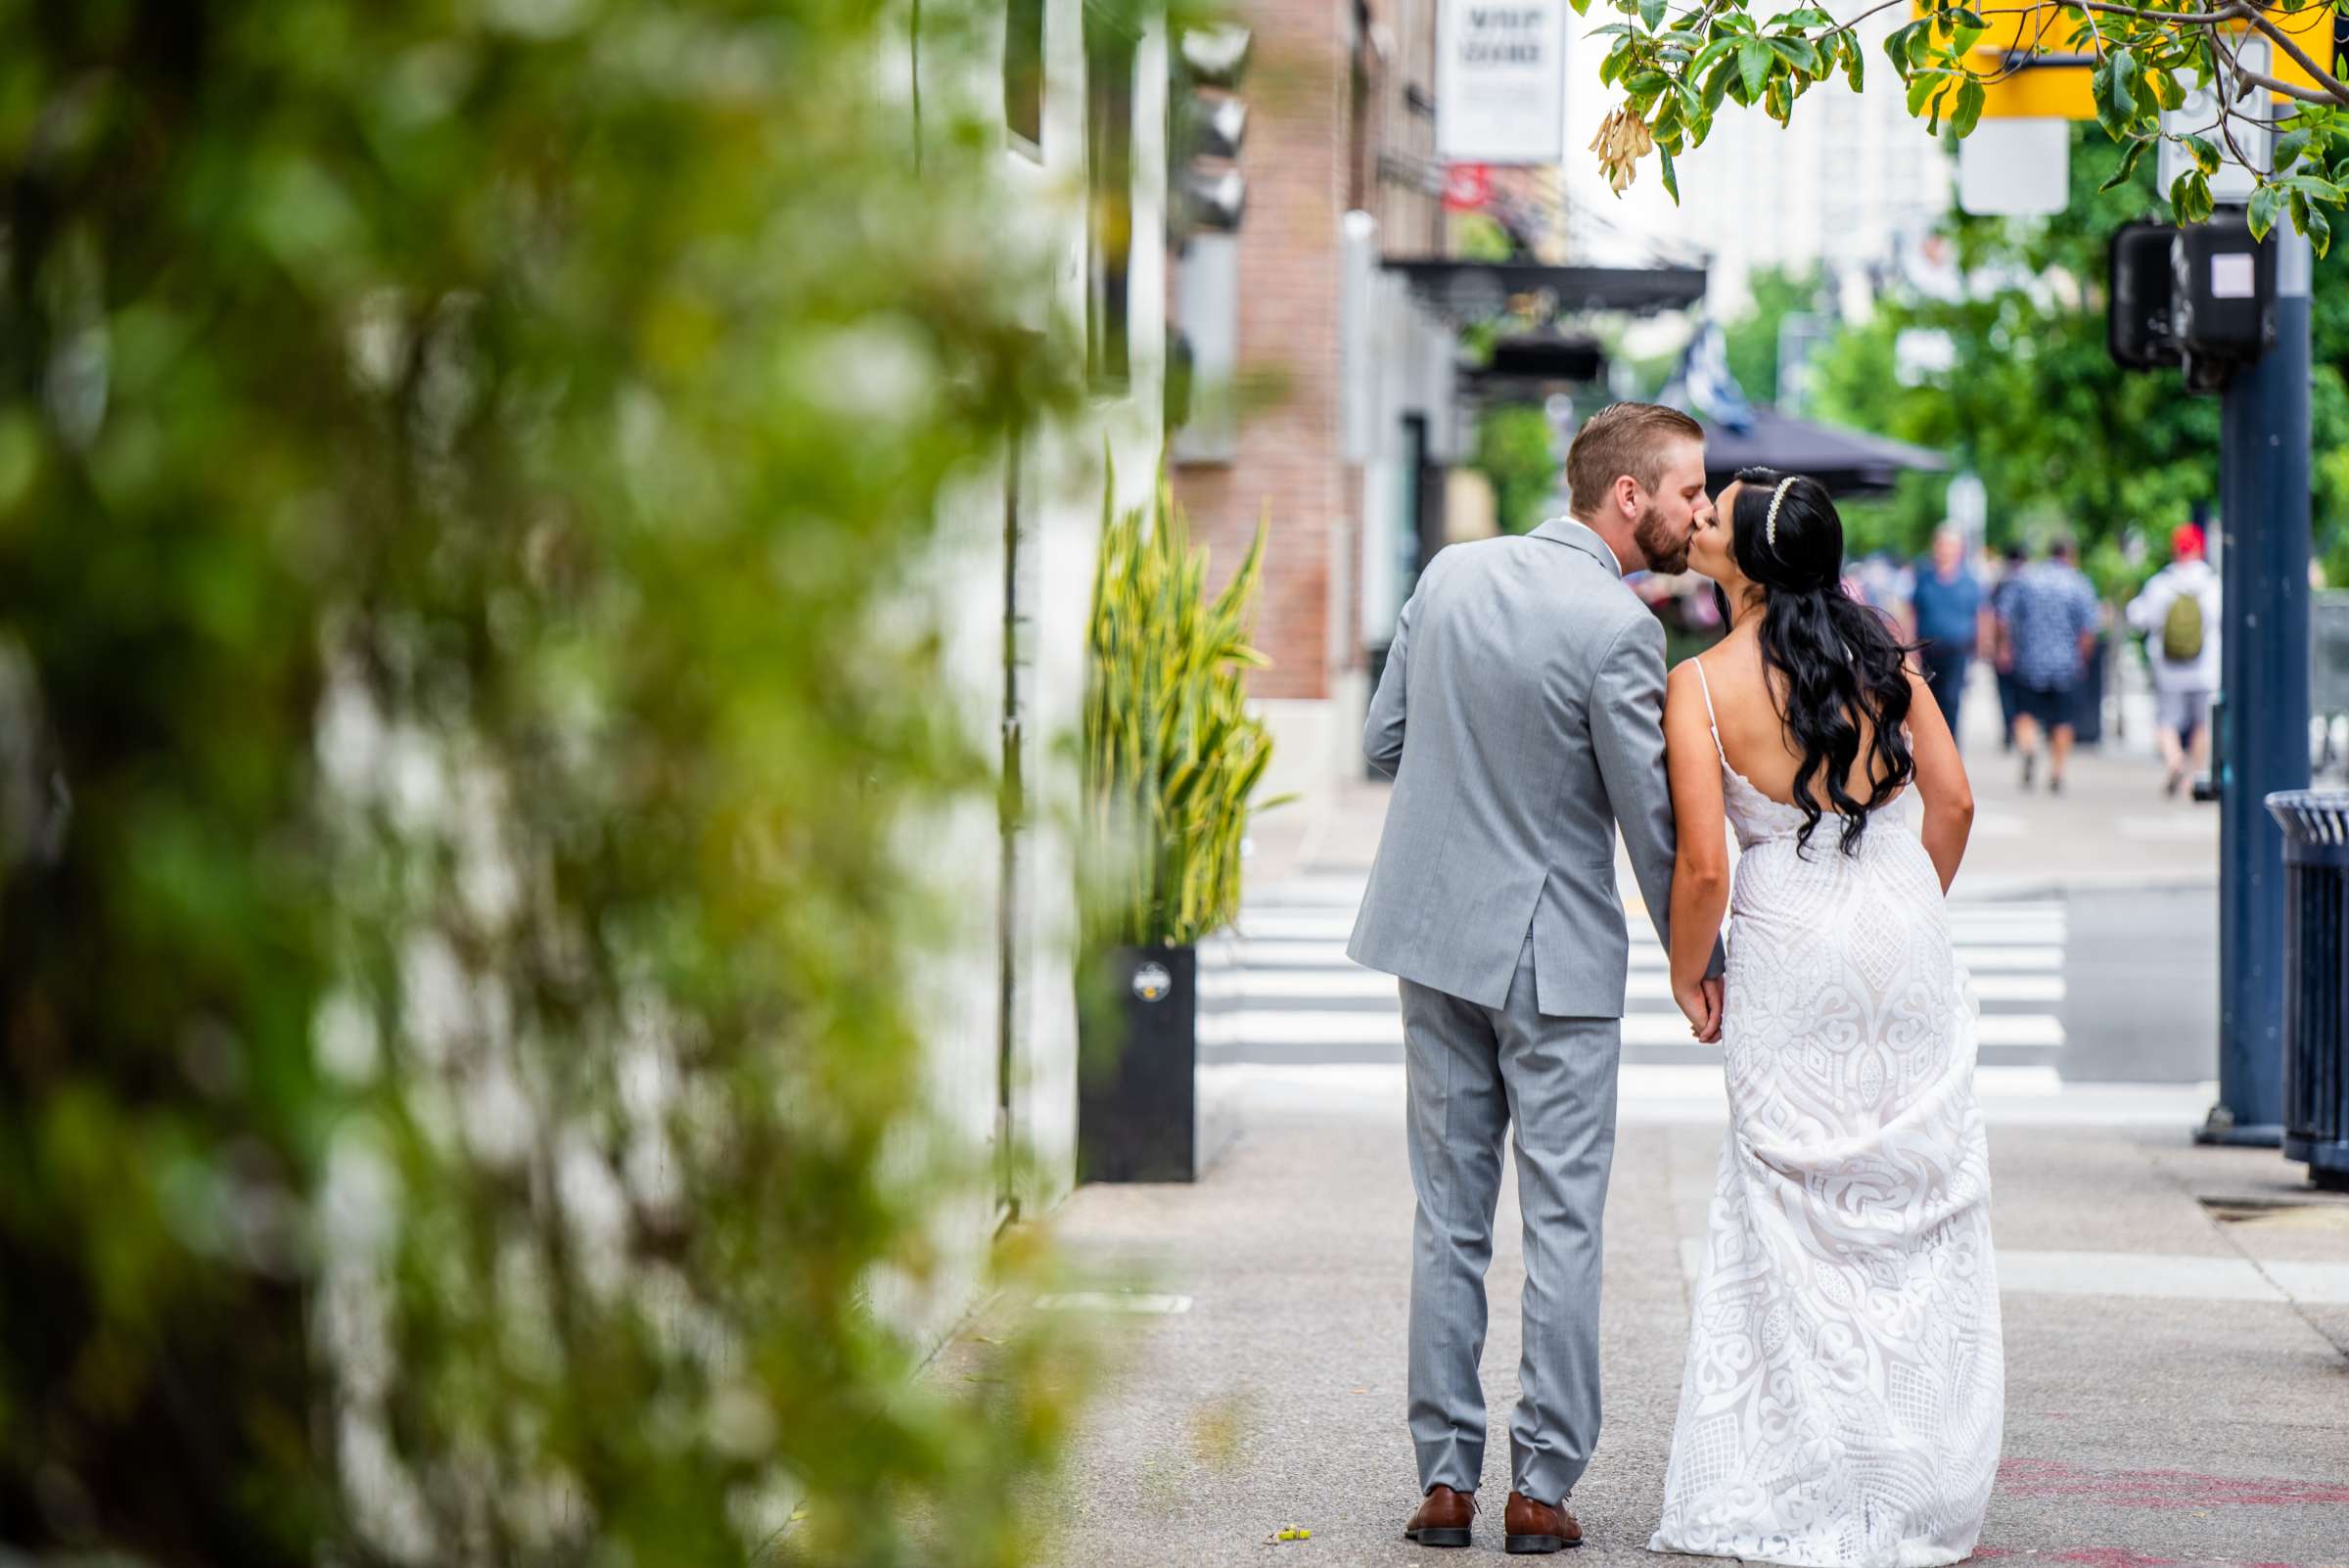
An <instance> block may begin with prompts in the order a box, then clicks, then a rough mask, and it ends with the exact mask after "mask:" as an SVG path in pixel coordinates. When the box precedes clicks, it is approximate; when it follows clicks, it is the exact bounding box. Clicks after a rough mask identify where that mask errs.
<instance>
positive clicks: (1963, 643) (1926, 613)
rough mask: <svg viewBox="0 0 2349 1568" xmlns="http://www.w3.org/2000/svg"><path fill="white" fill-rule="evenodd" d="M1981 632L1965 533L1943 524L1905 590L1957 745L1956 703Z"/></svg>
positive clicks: (1913, 631) (1915, 633)
mask: <svg viewBox="0 0 2349 1568" xmlns="http://www.w3.org/2000/svg"><path fill="white" fill-rule="evenodd" d="M1981 632H1982V583H1981V580H1980V579H1979V578H1977V577H1976V576H1974V574H1973V573H1972V571H1971V570H1969V569H1968V568H1967V566H1966V564H1965V536H1964V535H1963V534H1961V533H1959V532H1958V531H1957V530H1956V529H1943V530H1940V531H1939V532H1937V533H1935V534H1934V535H1933V554H1932V558H1931V559H1930V560H1929V561H1925V562H1921V563H1919V564H1918V566H1917V569H1916V584H1915V586H1914V587H1912V588H1911V589H1910V590H1909V634H1910V635H1911V637H1913V638H1914V639H1915V640H1916V643H1917V656H1918V658H1919V659H1920V660H1921V661H1922V662H1923V664H1924V667H1925V679H1926V681H1927V683H1928V684H1930V685H1931V687H1932V689H1933V700H1934V701H1935V702H1937V703H1939V704H1940V705H1941V716H1942V717H1943V718H1945V719H1947V720H1949V725H1950V737H1951V739H1953V740H1957V741H1958V742H1959V744H1961V745H1962V744H1963V735H1964V731H1963V730H1961V729H1959V728H1958V727H1957V713H1958V707H1959V705H1960V704H1961V703H1963V702H1964V700H1965V677H1966V671H1967V670H1969V669H1972V668H1973V660H1974V654H1975V652H1976V650H1977V649H1978V647H1979V646H1980V643H1981Z"/></svg>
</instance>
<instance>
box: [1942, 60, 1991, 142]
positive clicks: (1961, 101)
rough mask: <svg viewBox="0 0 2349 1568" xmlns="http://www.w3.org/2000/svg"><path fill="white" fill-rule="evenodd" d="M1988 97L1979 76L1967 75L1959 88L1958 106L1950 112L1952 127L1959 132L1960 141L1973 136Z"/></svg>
mask: <svg viewBox="0 0 2349 1568" xmlns="http://www.w3.org/2000/svg"><path fill="white" fill-rule="evenodd" d="M1986 97H1987V95H1986V94H1985V93H1984V91H1983V89H1982V83H1981V80H1980V79H1979V78H1978V77H1974V76H1968V77H1966V78H1965V82H1964V84H1963V85H1962V86H1960V87H1959V88H1958V89H1957V108H1956V109H1953V110H1952V111H1951V112H1950V129H1952V130H1954V131H1956V132H1957V137H1958V139H1959V140H1960V141H1962V140H1964V139H1965V138H1966V137H1968V136H1971V135H1972V134H1973V133H1974V126H1975V125H1976V124H1977V123H1979V122H1980V121H1981V118H1982V105H1983V103H1984V101H1985V99H1986Z"/></svg>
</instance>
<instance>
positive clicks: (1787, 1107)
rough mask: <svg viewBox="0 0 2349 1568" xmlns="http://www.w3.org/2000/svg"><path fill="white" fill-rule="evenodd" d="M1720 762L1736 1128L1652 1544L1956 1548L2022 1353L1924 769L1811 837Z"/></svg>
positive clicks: (1830, 1561)
mask: <svg viewBox="0 0 2349 1568" xmlns="http://www.w3.org/2000/svg"><path fill="white" fill-rule="evenodd" d="M1699 675H1700V677H1701V675H1702V669H1701V667H1700V669H1699ZM1711 704H1712V697H1711V693H1710V692H1707V694H1706V706H1707V708H1708V710H1710V708H1711ZM1713 738H1714V745H1715V747H1716V748H1717V749H1718V748H1719V746H1720V743H1721V735H1720V731H1719V729H1718V727H1716V729H1715V731H1714V737H1713ZM1722 774H1723V780H1724V784H1723V787H1724V790H1725V792H1726V795H1727V809H1728V818H1729V822H1730V824H1731V825H1732V826H1733V827H1734V828H1735V829H1736V832H1737V842H1738V844H1739V846H1740V847H1741V850H1742V853H1741V855H1740V857H1739V860H1738V864H1737V870H1736V874H1735V879H1734V881H1733V883H1732V893H1731V898H1730V904H1729V915H1730V921H1729V955H1728V988H1727V1012H1726V1015H1725V1017H1724V1021H1723V1027H1722V1048H1723V1053H1724V1055H1725V1057H1726V1059H1727V1073H1728V1095H1729V1129H1728V1136H1727V1139H1726V1140H1725V1141H1724V1143H1723V1146H1722V1151H1721V1168H1720V1173H1719V1175H1718V1176H1716V1178H1715V1182H1714V1191H1713V1203H1712V1209H1711V1214H1710V1216H1709V1217H1708V1220H1707V1225H1706V1228H1707V1230H1708V1232H1709V1234H1708V1235H1707V1237H1706V1240H1705V1246H1704V1256H1703V1262H1702V1264H1701V1265H1700V1267H1699V1268H1698V1272H1697V1279H1696V1286H1695V1295H1694V1298H1693V1313H1692V1320H1691V1322H1690V1324H1689V1330H1688V1360H1687V1367H1686V1370H1685V1372H1684V1374H1683V1377H1682V1381H1681V1408H1680V1418H1679V1420H1678V1421H1677V1422H1676V1423H1675V1425H1674V1429H1673V1438H1672V1459H1671V1463H1670V1465H1669V1467H1668V1469H1667V1471H1666V1474H1665V1481H1664V1513H1663V1519H1662V1522H1661V1523H1660V1524H1659V1525H1658V1527H1657V1529H1656V1533H1655V1537H1654V1539H1653V1540H1651V1541H1650V1542H1649V1543H1648V1545H1649V1547H1650V1549H1651V1550H1655V1551H1681V1552H1696V1553H1704V1554H1708V1555H1713V1556H1722V1557H1742V1558H1745V1559H1747V1560H1748V1561H1754V1562H1773V1563H1788V1564H1800V1565H1806V1568H1808V1565H1819V1568H1825V1565H1834V1568H1847V1565H1848V1568H1928V1565H1932V1564H1939V1563H1951V1562H1957V1561H1958V1560H1959V1559H1961V1558H1964V1557H1966V1556H1968V1555H1970V1554H1971V1552H1972V1551H1973V1549H1974V1543H1975V1539H1976V1538H1977V1537H1978V1536H1979V1535H1980V1533H1981V1529H1982V1512H1983V1507H1984V1505H1985V1503H1986V1502H1987V1501H1988V1499H1989V1496H1990V1487H1991V1481H1992V1478H1993V1476H1994V1475H1995V1473H1996V1472H1997V1469H1998V1462H1999V1443H2000V1434H2001V1428H2002V1425H2003V1422H2004V1397H2005V1360H2004V1353H2003V1350H2002V1348H2001V1343H2000V1326H1999V1294H1998V1275H1997V1269H1996V1266H1995V1261H1994V1259H1993V1257H1992V1253H1991V1241H1990V1170H1989V1159H1988V1152H1987V1148H1986V1145H1985V1139H1984V1134H1983V1126H1982V1113H1981V1110H1980V1107H1979V1106H1978V1105H1977V1104H1976V1102H1975V1099H1974V1086H1973V1076H1974V1052H1975V1027H1974V1026H1975V1016H1976V1007H1975V1003H1974V998H1973V988H1972V984H1971V982H1970V981H1969V980H1968V979H1967V977H1966V975H1965V972H1964V971H1963V970H1962V969H1960V968H1959V967H1958V966H1957V960H1956V958H1955V956H1954V954H1953V952H1952V950H1951V945H1950V936H1949V924H1948V920H1947V918H1946V915H1945V912H1944V906H1943V900H1942V893H1941V884H1940V880H1939V878H1938V877H1937V876H1936V875H1935V873H1934V869H1933V862H1932V860H1931V859H1930V858H1929V857H1928V856H1927V855H1926V853H1925V850H1924V846H1923V844H1922V842H1921V841H1920V840H1919V838H1918V836H1917V825H1918V820H1919V813H1918V808H1917V806H1916V801H1915V791H1914V790H1913V789H1911V790H1910V791H1908V792H1907V793H1905V794H1904V795H1903V796H1902V797H1901V798H1900V799H1898V800H1896V801H1895V802H1893V803H1892V805H1890V806H1889V807H1886V808H1885V809H1883V810H1881V811H1879V812H1877V813H1876V814H1875V815H1874V816H1873V817H1872V818H1871V819H1870V820H1869V822H1868V824H1867V831H1866V833H1865V835H1864V836H1863V837H1862V839H1861V841H1860V848H1859V853H1857V854H1856V855H1850V856H1847V855H1845V854H1844V853H1842V851H1841V848H1840V845H1839V838H1840V828H1841V823H1840V821H1839V820H1838V819H1837V818H1835V817H1833V816H1829V817H1826V818H1825V819H1823V820H1822V821H1821V822H1820V823H1819V828H1818V830H1817V831H1816V832H1815V833H1814V834H1813V836H1812V840H1811V845H1810V847H1809V849H1808V850H1806V851H1804V852H1803V853H1797V851H1796V845H1795V834H1796V831H1797V830H1798V829H1800V828H1801V826H1802V821H1803V818H1802V813H1801V812H1800V811H1798V810H1796V809H1795V808H1794V807H1790V806H1787V805H1784V804H1783V803H1780V802H1777V801H1773V800H1772V799H1771V798H1770V797H1768V796H1766V795H1764V794H1763V793H1762V792H1761V791H1760V790H1758V789H1756V788H1755V787H1754V786H1753V785H1752V784H1751V783H1749V782H1748V781H1747V780H1746V779H1745V778H1744V777H1743V776H1742V775H1741V774H1739V773H1738V772H1737V771H1736V770H1735V769H1733V768H1731V767H1730V766H1729V765H1728V759H1727V756H1726V755H1724V756H1723V758H1722Z"/></svg>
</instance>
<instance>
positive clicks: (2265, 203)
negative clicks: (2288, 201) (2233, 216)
mask: <svg viewBox="0 0 2349 1568" xmlns="http://www.w3.org/2000/svg"><path fill="white" fill-rule="evenodd" d="M2286 194H2287V193H2285V192H2283V191H2280V190H2279V189H2277V188H2276V187H2275V186H2273V185H2262V186H2261V187H2260V188H2259V189H2258V190H2256V191H2253V192H2252V193H2251V207H2250V209H2249V210H2248V211H2246V212H2245V213H2244V214H2243V216H2244V219H2245V221H2247V222H2248V223H2249V224H2250V225H2251V238H2253V239H2255V240H2264V239H2266V238H2267V237H2268V231H2269V230H2270V229H2272V228H2274V227H2275V226H2276V209H2277V208H2280V207H2281V206H2283V204H2284V198H2285V196H2286Z"/></svg>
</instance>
